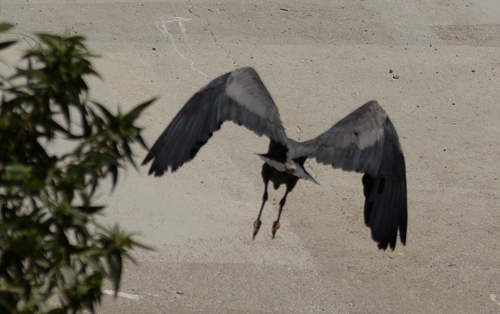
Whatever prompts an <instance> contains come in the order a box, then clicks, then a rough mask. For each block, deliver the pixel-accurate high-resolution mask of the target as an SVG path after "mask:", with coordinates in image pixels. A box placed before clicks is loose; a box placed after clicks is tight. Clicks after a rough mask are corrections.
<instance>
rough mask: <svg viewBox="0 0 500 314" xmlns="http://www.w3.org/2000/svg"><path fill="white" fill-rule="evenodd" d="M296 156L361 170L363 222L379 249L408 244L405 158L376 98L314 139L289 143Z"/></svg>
mask: <svg viewBox="0 0 500 314" xmlns="http://www.w3.org/2000/svg"><path fill="white" fill-rule="evenodd" d="M293 144H294V145H293V146H294V147H293V148H292V150H293V155H294V157H304V156H307V157H309V158H316V160H317V161H318V162H320V163H323V164H329V165H332V166H333V167H334V168H341V169H343V170H345V171H356V172H362V173H364V176H363V180H362V181H363V186H364V189H363V191H364V195H365V223H366V225H367V226H368V227H370V228H371V233H372V238H373V240H375V241H376V242H378V247H379V248H380V249H384V250H385V249H387V247H388V246H389V245H390V247H391V249H393V250H394V248H395V246H396V242H397V235H398V229H399V236H400V239H401V242H402V243H403V244H405V242H406V228H407V220H408V218H407V196H406V169H405V159H404V156H403V152H402V150H401V146H400V144H399V139H398V135H397V133H396V129H395V128H394V126H393V124H392V123H391V120H390V119H389V117H388V116H387V114H386V113H385V111H384V110H383V109H382V107H380V106H379V104H378V103H377V102H376V101H371V102H368V103H366V104H365V105H363V106H361V107H360V108H358V109H356V110H355V111H353V112H352V113H351V114H349V115H348V116H346V117H345V118H344V119H342V120H340V121H339V122H338V123H336V124H335V125H334V126H333V127H331V128H330V129H329V130H327V131H326V132H325V133H323V134H321V135H319V136H318V137H316V138H314V139H311V140H309V141H306V142H302V143H297V142H294V143H293Z"/></svg>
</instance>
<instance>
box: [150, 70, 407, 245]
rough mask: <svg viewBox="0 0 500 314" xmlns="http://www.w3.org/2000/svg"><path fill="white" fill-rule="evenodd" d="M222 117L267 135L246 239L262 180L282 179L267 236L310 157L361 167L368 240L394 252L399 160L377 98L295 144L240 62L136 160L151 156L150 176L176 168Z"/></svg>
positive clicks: (402, 228)
mask: <svg viewBox="0 0 500 314" xmlns="http://www.w3.org/2000/svg"><path fill="white" fill-rule="evenodd" d="M228 120H230V121H233V122H234V123H236V124H238V125H243V126H245V127H246V128H247V129H249V130H251V131H253V132H255V133H256V134H257V135H259V136H262V135H265V136H267V137H268V138H269V139H270V143H269V150H268V152H267V154H258V155H259V157H260V158H261V159H262V160H263V161H264V165H263V166H262V172H261V174H262V179H263V180H264V195H263V196H262V205H261V207H260V211H259V215H258V216H257V219H256V220H255V222H254V231H253V238H255V236H256V235H257V233H258V231H259V229H260V226H261V220H260V216H261V214H262V210H263V209H264V205H265V203H266V201H267V198H268V193H267V190H268V184H269V182H272V183H273V186H274V188H275V189H278V188H279V186H280V185H282V184H284V185H285V186H286V191H285V195H284V196H283V198H282V199H281V201H280V202H279V211H278V217H277V219H276V221H274V223H273V226H272V236H273V238H274V236H275V234H276V231H277V230H278V228H279V227H280V222H279V221H280V217H281V213H282V211H283V206H284V205H285V202H286V197H287V195H288V193H290V192H291V191H292V190H293V188H294V187H295V185H296V184H297V182H298V180H299V179H306V180H310V181H312V182H315V183H317V182H316V180H314V178H313V177H311V175H310V174H309V173H308V172H307V171H306V169H305V168H304V162H305V161H306V160H307V159H308V158H314V159H316V161H318V162H320V163H322V164H327V165H331V166H332V167H333V168H341V169H342V170H344V171H355V172H360V173H364V175H363V178H362V183H363V193H364V196H365V205H364V220H365V224H366V226H367V227H369V228H370V229H371V236H372V238H373V240H374V241H375V242H377V243H378V248H379V249H383V250H385V249H387V247H388V246H390V248H391V249H392V250H394V248H395V247H396V242H397V237H398V231H399V238H400V240H401V242H402V243H403V245H404V244H405V243H406V228H407V196H406V170H405V159H404V156H403V152H402V150H401V146H400V143H399V139H398V135H397V133H396V129H395V128H394V125H393V124H392V122H391V120H390V119H389V117H388V116H387V114H386V112H385V111H384V110H383V109H382V107H380V105H379V104H378V103H377V102H376V101H370V102H368V103H366V104H364V105H363V106H361V107H359V108H358V109H356V110H354V111H353V112H352V113H351V114H349V115H347V116H346V117H345V118H343V119H342V120H340V121H339V122H337V123H336V124H335V125H333V126H332V127H331V128H330V129H328V130H327V131H326V132H324V133H323V134H320V135H319V136H318V137H316V138H313V139H311V140H308V141H305V142H297V141H294V140H292V139H290V138H288V137H287V135H286V134H285V130H284V128H283V125H282V123H281V120H280V116H279V113H278V108H277V107H276V105H275V103H274V101H273V99H272V98H271V95H270V94H269V92H268V90H267V89H266V87H265V86H264V83H263V82H262V80H261V79H260V77H259V75H258V74H257V72H256V71H255V70H254V69H253V68H250V67H245V68H240V69H237V70H234V71H232V72H228V73H226V74H224V75H221V76H219V77H217V78H216V79H214V80H212V81H211V82H210V83H209V84H208V85H207V86H205V87H204V88H202V89H201V90H200V91H198V92H197V93H196V94H194V95H193V96H192V97H191V98H190V99H189V100H188V102H187V103H186V104H185V105H184V107H182V109H181V110H180V112H179V113H178V114H177V115H176V116H175V117H174V119H173V120H172V122H171V123H170V124H169V125H168V127H167V128H166V130H165V131H164V132H163V133H162V134H161V135H160V137H159V138H158V140H157V141H156V143H155V144H154V145H153V147H152V148H151V150H150V151H149V153H148V155H147V156H146V158H145V159H144V161H143V163H142V164H143V165H145V164H147V163H148V162H150V161H151V160H152V161H153V163H152V165H151V168H150V169H149V174H154V175H155V176H162V175H163V173H164V172H165V171H168V170H170V171H172V172H174V171H176V170H177V169H178V168H179V167H180V166H182V165H183V164H184V163H185V162H188V161H190V160H191V159H193V158H194V157H195V156H196V154H197V153H198V151H199V150H200V148H201V147H202V146H203V145H205V143H206V142H207V141H208V140H209V138H210V137H211V136H212V134H213V132H215V131H217V130H218V129H220V127H221V124H222V123H223V122H225V121H228Z"/></svg>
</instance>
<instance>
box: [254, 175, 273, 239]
mask: <svg viewBox="0 0 500 314" xmlns="http://www.w3.org/2000/svg"><path fill="white" fill-rule="evenodd" d="M266 179H267V178H264V195H262V205H261V206H260V211H259V215H258V216H257V220H255V222H254V223H253V238H252V240H255V236H256V235H257V233H259V229H260V225H261V224H262V222H261V221H260V215H262V210H263V209H264V204H266V201H267V185H268V184H269V179H267V180H266Z"/></svg>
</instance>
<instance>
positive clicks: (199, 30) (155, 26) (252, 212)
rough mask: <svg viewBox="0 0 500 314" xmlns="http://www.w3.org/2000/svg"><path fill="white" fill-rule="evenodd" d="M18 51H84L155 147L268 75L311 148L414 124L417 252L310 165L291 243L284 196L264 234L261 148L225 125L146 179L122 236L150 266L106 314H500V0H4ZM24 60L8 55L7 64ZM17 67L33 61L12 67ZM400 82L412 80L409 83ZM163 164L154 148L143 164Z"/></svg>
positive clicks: (129, 197)
mask: <svg viewBox="0 0 500 314" xmlns="http://www.w3.org/2000/svg"><path fill="white" fill-rule="evenodd" d="M0 9H1V18H2V20H4V21H11V22H14V23H16V24H17V27H16V28H15V30H14V31H13V33H14V34H11V36H14V37H17V38H18V39H20V40H21V43H20V44H19V45H18V47H17V48H15V49H25V48H28V47H29V46H30V45H34V44H35V42H34V41H33V39H32V37H30V36H31V34H33V33H34V32H56V33H59V34H60V33H62V32H64V31H66V32H67V34H69V35H73V34H79V35H84V36H86V37H87V39H88V45H89V47H90V48H91V50H92V51H93V52H95V53H98V54H100V55H101V56H102V58H100V59H96V60H95V61H94V64H95V66H96V68H97V70H98V71H99V72H100V74H101V75H102V77H103V79H104V80H103V82H99V81H97V80H93V81H92V86H93V90H92V92H93V97H94V98H95V99H98V100H100V101H104V102H106V103H107V104H108V105H109V107H111V108H116V107H117V106H118V105H120V106H121V107H122V108H123V109H126V108H129V107H130V106H132V105H135V104H137V103H139V102H142V101H145V100H147V99H149V98H151V97H153V96H159V97H160V99H159V100H158V101H157V102H156V103H155V105H154V106H153V107H152V108H151V109H150V110H149V111H148V112H147V114H146V115H145V116H144V117H143V118H142V122H141V123H142V125H143V126H144V127H145V138H146V140H147V142H148V143H149V144H152V143H153V142H154V141H155V139H156V138H157V136H158V135H159V134H160V133H161V131H162V130H163V129H164V128H165V127H166V126H167V124H168V123H169V122H170V120H171V118H172V117H173V115H174V114H175V113H176V112H177V111H178V110H179V109H180V107H181V106H182V105H183V104H184V102H185V101H186V100H187V99H188V98H189V97H190V96H191V95H192V94H193V93H194V92H196V91H197V90H198V89H199V88H200V87H202V86H203V85H204V84H206V83H207V82H208V81H209V79H211V78H213V77H215V76H217V75H220V74H222V73H224V72H227V71H230V70H232V69H234V68H237V67H241V66H247V65H249V66H253V67H255V68H256V69H257V70H258V72H259V73H260V75H261V77H262V79H263V81H264V82H265V84H266V85H267V87H268V88H269V90H270V92H271V94H272V95H273V97H274V99H275V101H276V103H277V105H278V107H279V109H280V113H281V116H282V120H283V123H284V124H285V127H286V130H287V133H288V135H289V136H290V137H292V138H294V139H302V140H304V139H308V138H311V137H314V136H316V135H317V134H319V133H320V132H323V131H324V130H325V129H327V128H329V127H330V126H331V125H332V124H333V123H335V122H336V121H337V120H338V119H340V118H341V117H343V116H344V115H346V114H347V113H349V112H350V111H352V110H353V109H355V108H357V107H358V106H360V105H361V104H363V103H365V102H366V101H368V100H371V99H376V100H378V101H379V102H380V104H381V105H382V106H383V107H384V108H385V109H386V111H387V112H388V113H389V115H390V116H391V119H392V121H393V123H394V124H395V126H396V128H397V130H398V132H399V135H400V139H401V142H402V144H403V148H404V151H405V155H406V162H407V178H408V193H409V194H408V197H409V230H408V232H409V233H408V243H407V246H402V245H400V243H398V246H397V247H396V250H395V251H394V252H391V251H385V252H384V251H379V250H377V247H376V245H375V243H374V242H373V241H372V240H371V239H370V235H369V230H368V229H367V228H366V227H365V226H364V223H363V220H362V205H363V197H362V190H361V183H360V178H361V176H360V175H357V174H353V173H344V172H341V171H338V170H333V169H331V168H329V167H325V166H321V165H318V164H316V163H315V162H308V163H307V167H308V169H309V170H310V172H311V174H312V175H313V176H314V177H315V178H316V179H317V180H318V181H319V182H320V183H321V185H320V186H316V185H314V184H312V183H310V182H299V184H298V186H297V187H296V188H295V190H294V191H293V193H292V194H291V195H290V196H289V198H288V202H287V206H286V207H285V212H284V214H283V215H284V216H283V219H282V227H281V229H280V230H279V231H278V234H277V238H276V239H274V240H271V237H270V233H271V232H270V231H271V224H272V221H273V220H274V219H275V215H276V214H277V202H278V201H279V199H280V198H281V196H282V194H283V190H278V191H276V192H275V191H272V192H271V194H270V195H271V197H270V198H271V204H270V205H268V207H267V208H266V210H265V213H264V216H263V226H262V229H261V232H260V234H259V235H258V236H257V238H256V239H255V241H252V238H251V232H252V223H253V221H254V219H255V217H256V215H257V212H258V208H259V205H260V201H261V196H262V192H263V185H262V182H261V178H260V168H261V162H260V159H259V158H258V157H257V156H255V155H254V154H253V153H254V152H264V151H266V149H267V139H265V138H259V137H257V136H255V135H254V134H253V133H251V132H248V131H247V130H246V129H244V128H241V127H237V126H236V125H234V124H232V123H227V124H225V125H223V128H222V129H221V131H219V132H217V133H216V134H215V135H214V137H213V138H212V140H211V141H210V142H209V143H208V144H207V145H206V146H205V147H204V148H203V149H202V150H201V151H200V153H199V154H198V156H197V158H196V159H195V160H194V161H192V162H190V163H188V164H186V165H184V166H183V167H182V168H181V169H180V171H178V172H177V173H175V174H168V175H165V176H164V177H162V178H153V177H149V176H147V168H146V167H142V168H141V169H140V172H139V173H137V172H136V171H134V170H133V169H129V170H128V171H127V172H126V173H125V175H124V176H122V180H121V181H120V184H119V186H118V188H117V190H116V191H115V193H113V194H108V191H107V190H105V191H103V193H102V196H101V198H100V201H101V202H102V203H105V204H108V205H109V208H108V209H107V210H106V218H105V220H106V221H107V222H108V223H110V224H112V223H114V222H118V223H119V224H120V225H121V226H122V227H123V228H125V229H126V230H128V231H136V232H138V233H139V234H140V237H139V239H140V240H141V241H142V242H144V243H147V244H149V245H151V246H153V247H154V248H155V251H154V252H149V251H136V252H135V254H134V255H135V257H136V259H137V261H138V265H133V264H128V265H127V267H126V269H125V274H124V279H123V285H122V292H123V293H126V294H123V295H121V296H120V297H118V298H117V299H116V300H115V299H113V298H112V297H108V296H106V297H105V299H104V302H103V305H102V306H101V307H100V308H99V312H100V313H309V312H310V313H316V312H325V313H473V312H477V313H499V312H500V258H499V250H500V211H499V206H500V193H499V183H500V181H499V180H500V164H499V159H500V147H499V140H498V138H499V136H500V123H499V122H498V120H499V117H500V113H499V104H498V102H499V95H498V93H499V92H498V91H499V87H500V86H499V85H500V48H499V47H500V35H499V34H500V2H499V1H497V0H467V1H462V0H458V1H451V0H432V1H431V0H405V1H402V0H392V1H387V0H378V1H377V0H364V1H363V0H336V1H335V0H334V1H323V0H322V1H298V0H290V1H266V0H256V1H248V2H247V3H246V4H245V2H244V1H212V0H197V1H149V0H144V1H132V0H130V1H125V0H118V1H105V0H92V1H79V2H77V1H67V0H47V1H36V0H29V1H28V0H3V1H2V4H1V7H0ZM4 57H6V56H4ZM7 57H9V58H10V59H11V60H13V61H15V51H14V52H12V50H11V51H10V54H9V55H8V56H7ZM390 70H392V72H393V73H390ZM145 154H146V152H145V151H140V150H137V158H138V161H140V160H142V158H143V157H144V156H145Z"/></svg>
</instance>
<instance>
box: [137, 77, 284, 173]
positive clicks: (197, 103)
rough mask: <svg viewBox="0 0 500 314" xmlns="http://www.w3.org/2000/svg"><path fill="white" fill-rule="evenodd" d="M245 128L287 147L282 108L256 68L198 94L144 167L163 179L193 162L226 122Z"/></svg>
mask: <svg viewBox="0 0 500 314" xmlns="http://www.w3.org/2000/svg"><path fill="white" fill-rule="evenodd" d="M227 120H231V121H233V122H234V123H236V124H238V125H243V126H245V127H246V128H248V129H249V130H251V131H253V132H255V133H256V134H258V135H259V136H261V135H265V136H267V137H269V138H271V139H273V140H274V141H276V142H278V143H281V144H283V145H285V146H286V143H287V137H286V135H285V131H284V129H283V126H282V124H281V120H280V117H279V113H278V108H277V107H276V105H275V104H274V101H273V99H272V98H271V95H270V94H269V92H268V91H267V89H266V87H265V86H264V83H263V82H262V80H261V79H260V77H259V75H258V74H257V72H256V71H255V70H254V69H253V68H249V67H247V68H241V69H237V70H234V71H232V72H229V73H226V74H224V75H222V76H220V77H218V78H216V79H214V80H212V81H211V82H210V83H209V84H208V85H207V86H206V87H204V88H202V89H201V90H200V91H199V92H197V93H196V94H194V95H193V96H192V97H191V98H190V99H189V100H188V102H187V103H186V104H185V105H184V107H183V108H182V109H181V110H180V112H179V113H178V114H177V115H176V116H175V117H174V119H173V120H172V122H171V123H170V124H169V125H168V127H167V128H166V130H165V131H164V132H163V133H162V134H161V135H160V137H159V138H158V140H157V141H156V143H155V144H154V145H153V147H152V148H151V150H150V151H149V153H148V155H147V156H146V158H145V159H144V161H143V163H142V164H143V165H144V164H147V163H148V162H149V161H151V160H153V164H152V165H151V168H150V170H149V174H151V173H154V175H155V176H161V175H163V173H164V172H165V171H168V170H169V169H170V170H171V171H175V170H177V169H178V168H179V167H180V166H182V164H184V163H185V162H187V161H189V160H191V159H193V158H194V157H195V156H196V153H198V150H199V149H200V148H201V147H202V146H203V145H204V144H205V143H206V142H207V141H208V140H209V139H210V137H211V136H212V134H213V132H215V131H217V130H218V129H219V128H220V126H221V124H222V123H223V122H224V121H227Z"/></svg>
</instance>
